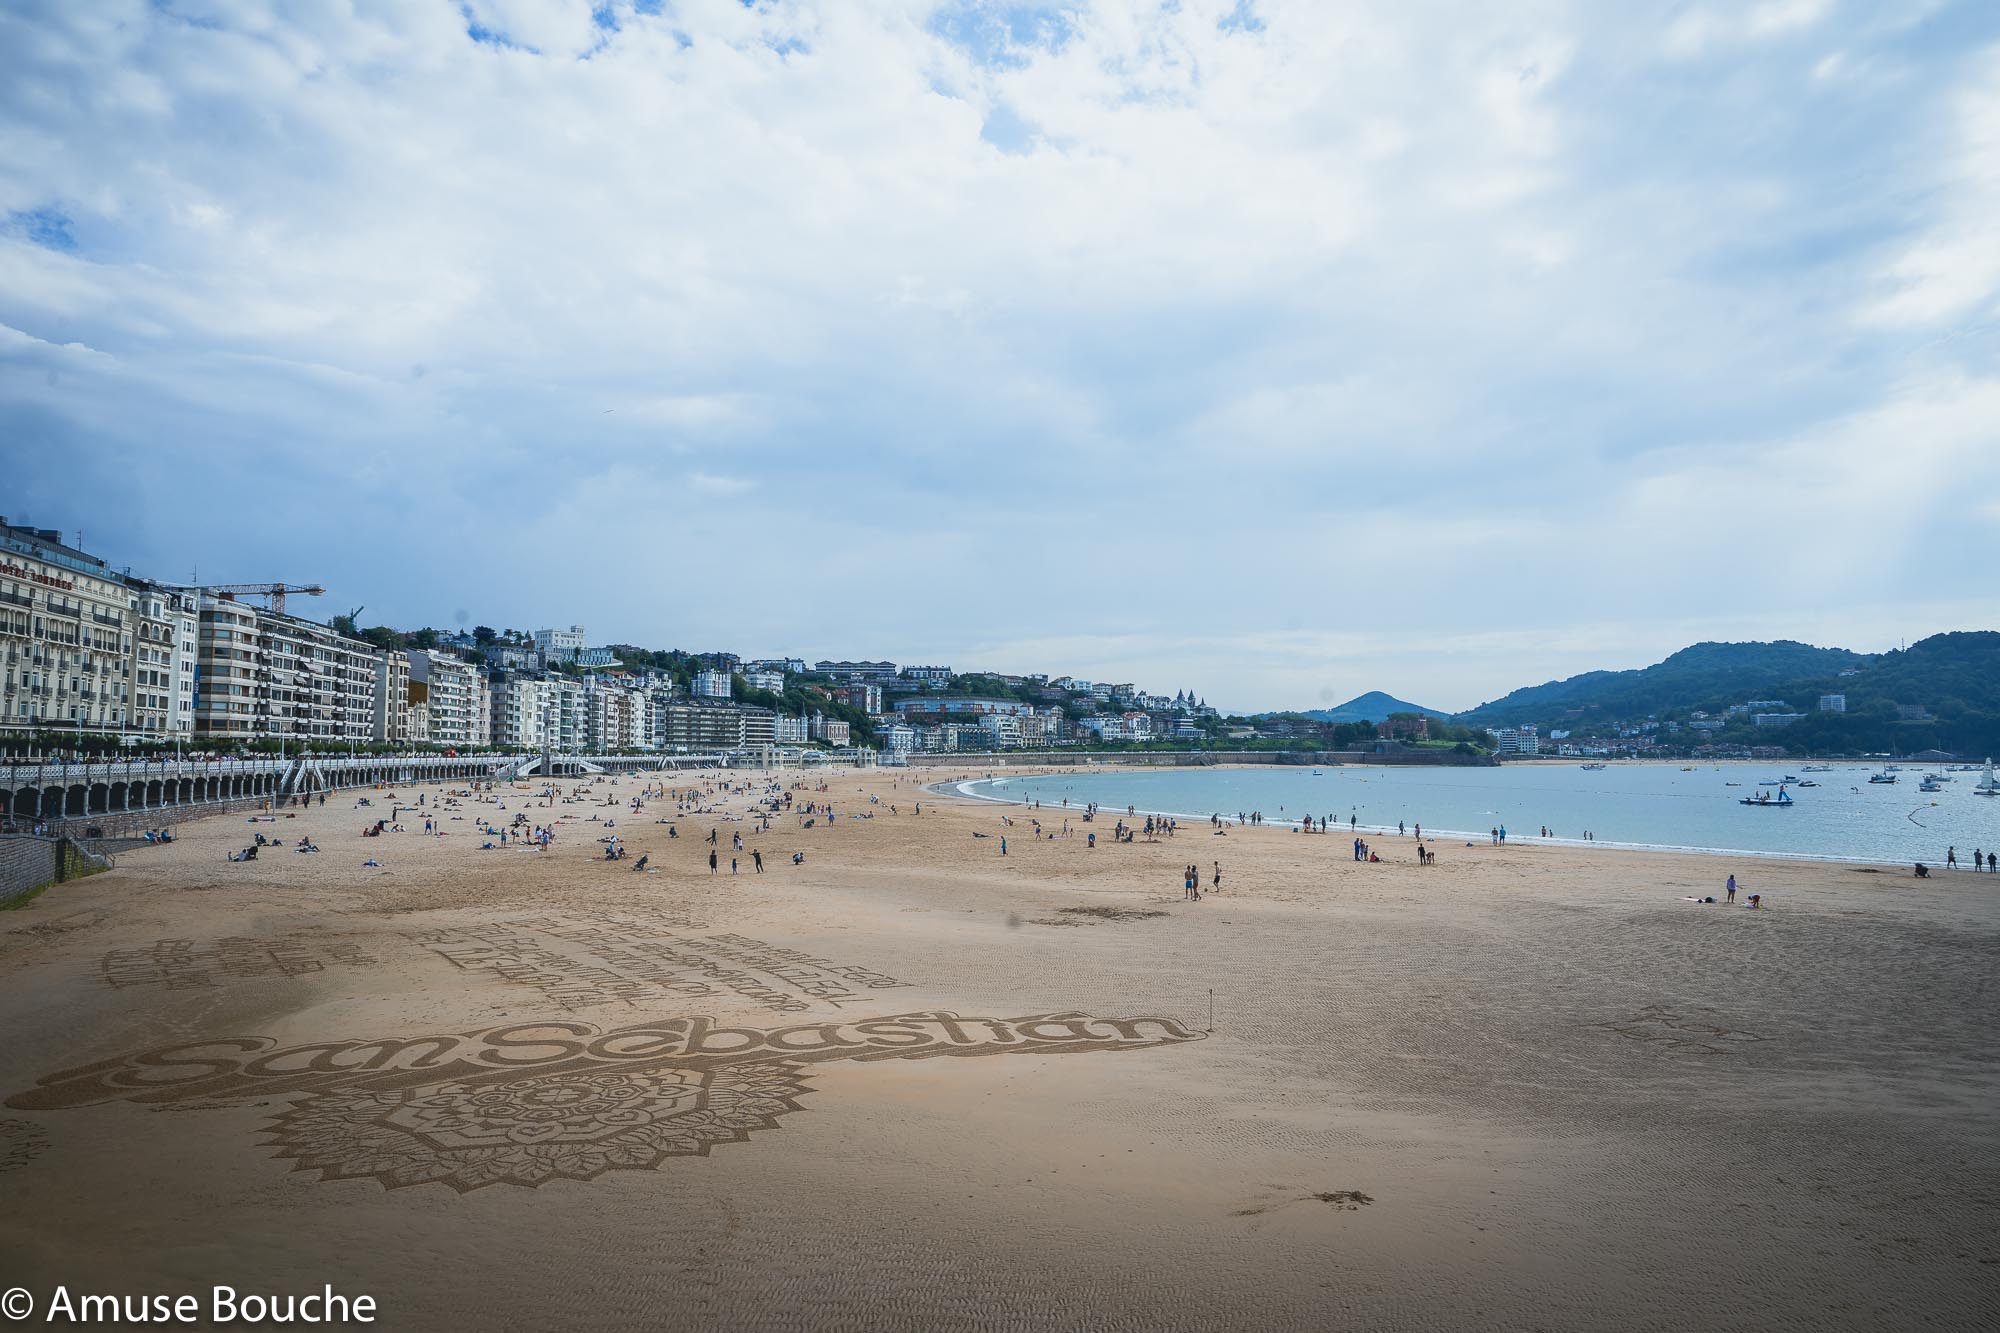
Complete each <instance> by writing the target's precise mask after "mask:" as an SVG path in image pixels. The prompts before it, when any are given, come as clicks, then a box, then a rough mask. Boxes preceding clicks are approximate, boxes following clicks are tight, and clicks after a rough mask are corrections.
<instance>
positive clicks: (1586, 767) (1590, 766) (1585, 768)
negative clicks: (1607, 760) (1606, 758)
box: [1583, 764, 1604, 773]
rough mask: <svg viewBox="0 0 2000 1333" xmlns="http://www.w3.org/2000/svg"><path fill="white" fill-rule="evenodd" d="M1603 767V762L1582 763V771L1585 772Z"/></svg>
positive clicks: (1591, 771)
mask: <svg viewBox="0 0 2000 1333" xmlns="http://www.w3.org/2000/svg"><path fill="white" fill-rule="evenodd" d="M1603 767H1604V765H1603V764H1585V765H1583V771H1584V772H1586V773H1595V772H1597V771H1598V770H1599V769H1601V768H1603Z"/></svg>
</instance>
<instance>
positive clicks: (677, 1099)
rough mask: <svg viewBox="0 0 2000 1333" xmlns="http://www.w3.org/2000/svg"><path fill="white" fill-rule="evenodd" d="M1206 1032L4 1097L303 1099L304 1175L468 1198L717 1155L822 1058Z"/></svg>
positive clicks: (952, 1018)
mask: <svg viewBox="0 0 2000 1333" xmlns="http://www.w3.org/2000/svg"><path fill="white" fill-rule="evenodd" d="M1203 1035H1204V1034H1203V1033H1201V1032H1198V1031H1194V1030H1191V1029H1189V1028H1187V1027H1184V1026H1183V1025H1181V1024H1180V1023H1178V1022H1176V1021H1175V1020H1173V1019H1169V1018H1150V1017H1149V1018H1094V1017H1092V1016H1090V1015H1087V1014H1082V1013H1077V1012H1074V1011H1067V1012H1063V1013H1049V1014H1029V1015H1026V1016H1023V1017H1018V1018H966V1017H961V1016H960V1015H958V1014H954V1013H950V1012H948V1011H944V1010H932V1011H926V1012H922V1013H911V1014H898V1015H895V1016H892V1017H888V1018H875V1019H851V1020H842V1021H838V1022H828V1023H806V1024H800V1025H797V1026H794V1027H788V1028H775V1029H765V1028H742V1027H726V1026H722V1025H719V1024H717V1023H716V1022H715V1021H714V1020H713V1019H709V1018H700V1017H696V1018H673V1019H663V1020H655V1021H651V1022H646V1023H635V1024H630V1025H627V1026H624V1027H618V1028H612V1029H610V1030H608V1031H607V1030H602V1029H599V1028H597V1027H595V1026H592V1025H590V1024H587V1023H578V1022H567V1021H557V1022H544V1023H518V1024H506V1025H502V1026H499V1027H492V1028H482V1029H478V1030H476V1031H472V1032H458V1033H441V1034H433V1035H428V1036H419V1037H408V1038H387V1039H375V1040H366V1041H355V1040H340V1041H328V1042H317V1043H310V1044H306V1045H299V1046H289V1047H280V1046H279V1045H278V1043H277V1042H275V1041H273V1040H272V1039H271V1038H268V1037H229V1038H220V1039H213V1040H208V1041H200V1042H190V1043H186V1044H183V1045H178V1046H169V1047H160V1048H156V1049H154V1050H149V1051H140V1052H137V1053H134V1054H132V1055H127V1056H121V1057H117V1058H114V1059H110V1060H103V1061H99V1062H97V1063H96V1064H90V1065H85V1066H82V1067H80V1068H77V1069H68V1070H63V1071H61V1072H59V1073H55V1074H50V1075H48V1076H47V1077H45V1078H43V1079H42V1080H41V1081H40V1083H39V1084H38V1085H37V1086H36V1087H35V1088H33V1089H31V1090H29V1091H27V1092H22V1093H17V1094H15V1095H14V1096H12V1097H10V1098H8V1099H7V1104H8V1105H9V1106H11V1107H15V1108H17V1109H22V1110H54V1109H60V1108H65V1107H72V1106H88V1105H95V1104H99V1103H103V1102H112V1101H130V1102H138V1103H142V1104H149V1105H151V1104H186V1103H190V1102H199V1103H203V1104H209V1103H214V1102H229V1101H239V1100H259V1101H262V1100H269V1099H277V1098H290V1099H292V1100H291V1104H290V1105H289V1106H288V1107H287V1108H286V1109H285V1110H283V1111H281V1112H280V1113H278V1115H277V1116H276V1117H275V1118H274V1119H273V1120H272V1122H271V1124H270V1126H269V1127H268V1129H267V1131H266V1133H267V1136H268V1137H267V1138H266V1140H265V1141H266V1143H267V1144H268V1145H269V1146H270V1147H272V1148H275V1149H276V1152H277V1156H278V1157H280V1158H283V1159H289V1160H290V1161H291V1162H292V1163H293V1164H294V1165H293V1169H294V1170H297V1171H307V1172H316V1173H317V1174H318V1177H319V1179H321V1180H355V1179H372V1180H375V1181H378V1182H379V1183H380V1184H381V1185H382V1186H384V1187H385V1188H388V1189H399V1188H402V1187H404V1186H410V1185H423V1184H433V1183H435V1184H441V1185H445V1186H447V1187H449V1188H451V1189H454V1190H457V1191H459V1192H461V1193H463V1192H465V1191H468V1190H475V1189H480V1188H483V1187H485V1186H487V1185H501V1184H507V1185H524V1186H529V1187H534V1186H539V1185H542V1184H546V1183H547V1182H549V1181H552V1180H592V1179H595V1178H596V1177H597V1176H600V1175H602V1174H604V1173H605V1172H607V1171H614V1170H634V1171H645V1170H655V1169H657V1168H658V1167H659V1166H660V1165H661V1163H663V1162H665V1161H666V1160H667V1159H669V1158H673V1157H699V1156H706V1155H707V1154H708V1152H709V1150H710V1149H711V1148H713V1147H715V1146H716V1145H717V1144H727V1143H741V1142H743V1141H745V1140H747V1139H748V1138H749V1137H750V1136H751V1134H752V1133H754V1132H757V1131H759V1130H766V1129H772V1128H775V1127H777V1124H778V1119H779V1117H781V1116H784V1115H787V1114H789V1113H791V1112H793V1111H797V1110H799V1109H800V1106H799V1099H800V1098H801V1097H803V1096H804V1095H805V1094H806V1093H807V1092H809V1091H810V1090H811V1089H809V1088H808V1087H807V1085H806V1073H805V1070H806V1066H808V1065H811V1064H817V1063H821V1062H825V1061H830V1060H842V1061H857V1062H872V1061H879V1060H922V1059H930V1058H933V1057H961V1058H962V1057H968V1056H987V1055H1005V1054H1031V1055H1060V1054H1073V1053H1078V1052H1090V1051H1115V1050H1126V1051H1130V1050H1144V1049H1148V1048H1151V1047H1157V1046H1167V1045H1175V1044H1179V1043H1183V1042H1189V1041H1198V1040H1200V1039H1201V1038H1202V1037H1203ZM0 1123H10V1124H25V1123H26V1122H21V1121H12V1122H0Z"/></svg>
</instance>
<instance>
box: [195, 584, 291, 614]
mask: <svg viewBox="0 0 2000 1333" xmlns="http://www.w3.org/2000/svg"><path fill="white" fill-rule="evenodd" d="M167 586H168V587H172V588H183V589H186V590H188V591H190V592H195V591H198V592H212V593H214V594H216V595H217V596H219V597H262V598H265V599H266V600H268V601H269V602H270V604H271V609H272V610H273V611H276V612H277V613H278V614H279V615H283V614H284V613H285V598H286V596H288V595H289V594H291V593H297V594H298V595H299V596H301V597H320V596H324V595H325V593H326V589H325V588H322V587H321V586H320V585H319V584H317V583H172V584H168V585H167Z"/></svg>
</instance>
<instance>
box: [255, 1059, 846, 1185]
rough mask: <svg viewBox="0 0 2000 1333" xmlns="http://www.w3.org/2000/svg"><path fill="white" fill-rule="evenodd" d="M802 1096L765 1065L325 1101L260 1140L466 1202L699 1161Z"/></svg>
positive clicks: (332, 1169)
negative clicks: (486, 1188)
mask: <svg viewBox="0 0 2000 1333" xmlns="http://www.w3.org/2000/svg"><path fill="white" fill-rule="evenodd" d="M809 1091H811V1089H809V1088H807V1087H806V1086H805V1078H804V1076H802V1075H801V1074H799V1073H798V1071H797V1070H795V1069H793V1068H791V1067H789V1066H786V1065H778V1064H771V1065H734V1066H729V1067H726V1068H723V1069H717V1070H712V1071H703V1070H695V1069H660V1070H653V1071H649V1072H646V1073H630V1074H625V1073H619V1074H555V1075H549V1076H546V1077H541V1078H525V1079H517V1080H515V1081H514V1082H511V1083H499V1084H491V1085H487V1086H484V1087H482V1086H478V1085H475V1084H468V1083H435V1084H430V1085H427V1086H424V1087H418V1088H412V1089H409V1090H408V1091H404V1092H372V1091H358V1092H330V1093H321V1094H319V1095H317V1096H314V1097H311V1098H309V1099H307V1100H306V1101H305V1102H304V1103H302V1104H301V1105H299V1106H296V1107H294V1108H293V1109H291V1110H289V1111H287V1112H285V1113H284V1114H283V1115H281V1116H279V1117H278V1118H277V1120H276V1122H275V1123H274V1124H273V1126H272V1131H271V1135H272V1136H271V1139H270V1140H269V1141H270V1142H271V1143H272V1144H273V1145H275V1146H276V1147H277V1148H278V1149H279V1152H278V1156H280V1157H289V1158H292V1159H293V1160H295V1161H296V1162H297V1164H298V1165H297V1167H296V1168H295V1169H296V1170H301V1171H318V1172H319V1173H320V1179H322V1180H349V1179H354V1178H357V1177H372V1178H374V1179H375V1180H378V1181H380V1182H381V1183H382V1184H383V1185H385V1186H387V1187H389V1188H390V1189H395V1188H398V1187H400V1186H404V1185H422V1184H425V1183H427V1182H430V1181H437V1182H439V1183H441V1184H445V1185H449V1186H450V1187H451V1188H453V1189H455V1190H458V1191H460V1192H461V1193H463V1192H464V1191H466V1190H473V1189H478V1188H479V1187H481V1186H482V1185H500V1184H507V1185H540V1184H542V1183H544V1182H545V1181H550V1180H591V1179H594V1178H595V1177H597V1176H600V1175H602V1174H603V1173H604V1172H606V1171H612V1170H618V1169H624V1170H634V1171H643V1170H650V1169H652V1168H655V1167H657V1166H658V1165H659V1164H660V1163H661V1162H662V1161H664V1160H665V1159H666V1158H669V1157H703V1156H706V1155H707V1154H708V1150H709V1149H710V1148H711V1147H713V1146H715V1145H716V1144H718V1143H741V1142H742V1141H744V1140H745V1139H747V1138H749V1137H750V1133H751V1131H752V1130H758V1129H771V1128H774V1127H775V1126H776V1125H777V1123H778V1117H779V1116H781V1115H783V1114H785V1113H786V1112H787V1111H796V1110H798V1109H799V1104H798V1098H799V1097H801V1096H803V1095H804V1094H805V1093H807V1092H809Z"/></svg>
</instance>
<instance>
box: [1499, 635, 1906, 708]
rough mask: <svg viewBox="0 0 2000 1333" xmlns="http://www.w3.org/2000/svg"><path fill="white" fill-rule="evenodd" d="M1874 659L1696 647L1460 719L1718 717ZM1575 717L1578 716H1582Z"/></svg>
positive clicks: (1795, 648) (1780, 644)
mask: <svg viewBox="0 0 2000 1333" xmlns="http://www.w3.org/2000/svg"><path fill="white" fill-rule="evenodd" d="M1871 660H1872V659H1871V658H1868V657H1866V656H1863V655H1862V654H1860V653H1852V652H1849V651H1848V650H1847V649H1845V648H1815V647H1813V646H1812V645H1811V644H1807V643H1795V642H1793V641H1792V640H1790V639H1780V640H1778V641H1776V642H1774V643H1697V644H1695V645H1694V646H1693V647H1691V648H1683V649H1681V650H1680V651H1679V652H1677V653H1675V654H1674V655H1673V656H1671V657H1669V658H1667V659H1666V660H1665V661H1664V662H1656V663H1654V664H1653V665H1652V666H1649V667H1641V668H1639V669H1637V670H1632V671H1586V672H1584V673H1583V674H1582V675H1580V676H1571V677H1569V678H1568V679H1566V680H1552V681H1549V682H1548V683H1547V684H1543V685H1530V686H1528V687H1526V688H1525V689H1519V690H1515V691H1514V692H1513V693H1511V694H1506V695H1503V696H1501V697H1500V698H1498V699H1495V700H1493V701H1492V702H1490V703H1483V704H1480V705H1479V706H1478V707H1477V708H1470V709H1467V710H1466V711H1465V712H1463V713H1461V714H1459V720H1461V721H1464V722H1471V723H1477V724H1479V725H1482V726H1512V725H1516V724H1519V723H1522V722H1541V723H1548V722H1550V721H1553V720H1557V719H1561V718H1565V717H1576V718H1580V719H1581V720H1583V721H1586V722H1588V721H1592V720H1597V719H1605V720H1609V719H1614V718H1616V719H1628V718H1644V717H1653V716H1664V715H1666V714H1668V713H1676V712H1683V711H1686V710H1689V709H1695V708H1710V709H1715V710H1720V709H1723V708H1726V707H1727V706H1729V705H1730V704H1732V703H1740V702H1742V701H1743V700H1746V699H1756V698H1765V697H1769V698H1784V697H1786V696H1785V695H1783V694H1782V693H1780V692H1779V687H1780V686H1786V685H1790V684H1793V683H1795V682H1798V681H1802V680H1829V679H1833V678H1836V677H1838V676H1839V674H1840V673H1841V672H1842V671H1844V670H1846V669H1848V668H1850V667H1865V666H1867V665H1868V664H1869V662H1870V661H1871ZM1577 710H1581V712H1580V713H1578V712H1577Z"/></svg>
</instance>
